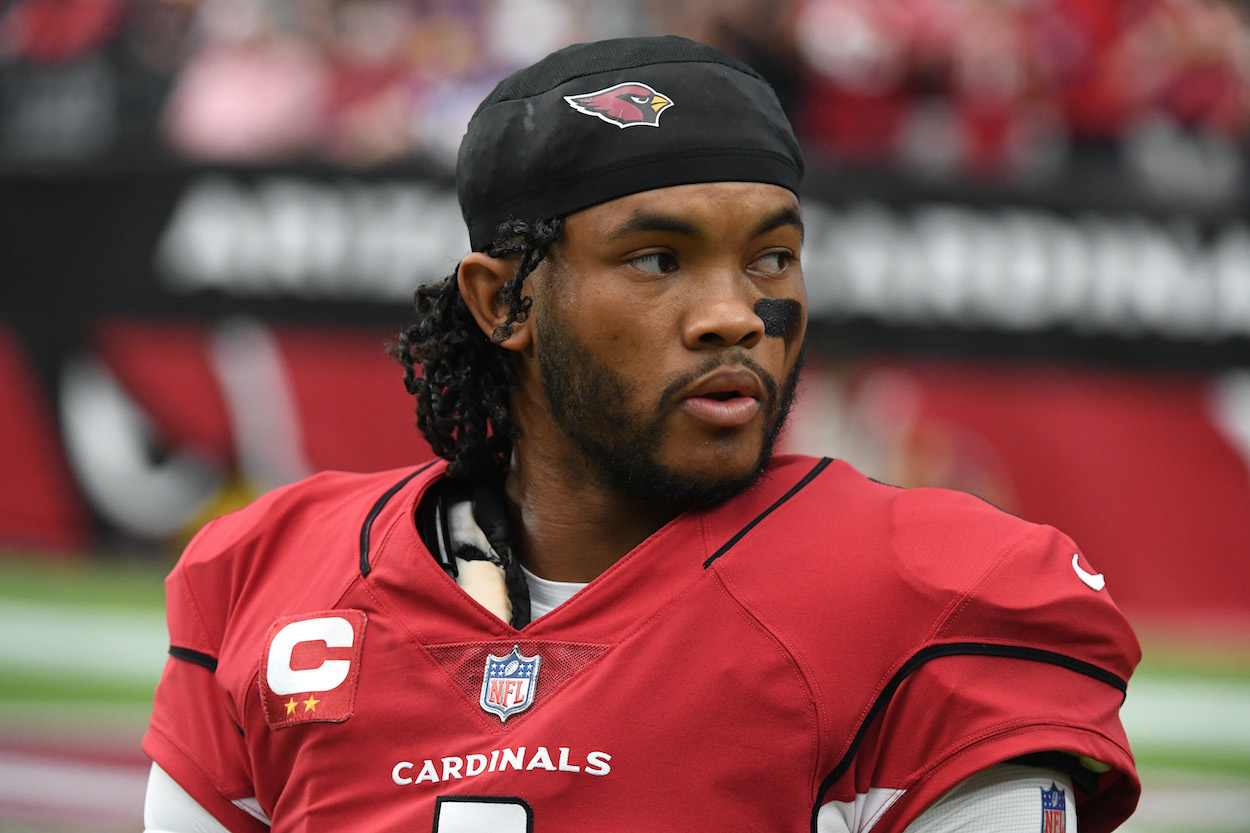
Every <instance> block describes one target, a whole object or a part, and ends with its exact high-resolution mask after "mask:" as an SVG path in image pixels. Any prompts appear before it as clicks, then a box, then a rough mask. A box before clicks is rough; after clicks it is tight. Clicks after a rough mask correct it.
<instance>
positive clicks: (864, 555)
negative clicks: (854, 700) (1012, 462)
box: [710, 455, 1035, 583]
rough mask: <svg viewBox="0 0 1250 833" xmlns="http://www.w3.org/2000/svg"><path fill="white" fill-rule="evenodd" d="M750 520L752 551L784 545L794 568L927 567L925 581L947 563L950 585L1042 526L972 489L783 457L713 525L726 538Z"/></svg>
mask: <svg viewBox="0 0 1250 833" xmlns="http://www.w3.org/2000/svg"><path fill="white" fill-rule="evenodd" d="M748 517H753V518H754V520H752V521H751V525H752V528H751V529H749V530H748V531H747V535H744V536H743V537H742V538H741V539H740V545H739V547H738V549H740V550H741V552H742V553H743V554H745V553H749V552H755V553H756V554H759V552H760V551H759V549H758V547H761V546H763V547H768V548H776V547H784V548H785V551H786V556H787V559H788V560H789V561H790V563H791V564H792V565H793V566H795V567H798V566H800V565H801V566H803V567H804V568H806V569H808V570H814V571H817V572H822V573H826V572H828V571H829V570H830V569H833V568H837V569H841V570H846V569H854V568H855V567H856V566H857V565H858V567H860V568H862V569H865V570H874V571H891V572H898V571H902V572H912V571H918V572H919V573H920V574H921V575H918V576H917V578H918V579H921V580H923V574H924V573H927V572H929V571H930V570H931V569H932V568H934V567H935V566H938V567H940V570H939V571H938V574H937V575H936V576H935V577H934V578H935V580H938V581H941V582H943V583H950V582H956V583H957V582H959V581H960V574H961V573H962V572H964V571H965V570H968V569H971V570H975V569H977V563H978V562H979V561H982V560H983V559H985V558H989V557H992V555H993V553H994V552H996V551H997V550H998V549H1000V548H1001V547H1002V546H1003V545H1004V544H1005V543H1006V542H1008V541H1011V540H1014V539H1017V538H1022V537H1027V536H1028V535H1029V534H1030V533H1031V532H1032V531H1033V530H1034V529H1035V525H1034V524H1030V523H1028V522H1027V521H1024V520H1022V519H1020V518H1018V517H1016V516H1015V515H1012V514H1010V513H1008V512H1004V511H1003V510H1001V509H998V508H997V507H995V506H993V505H992V504H990V503H987V502H986V501H984V500H982V499H980V498H978V497H975V496H973V495H970V494H967V493H963V492H956V491H951V490H946V489H903V488H899V487H897V486H891V485H889V484H886V483H881V482H879V481H876V480H873V479H871V478H869V477H867V476H865V475H863V474H861V473H860V472H859V471H857V470H856V469H854V468H853V467H852V466H850V465H848V464H847V463H844V462H842V461H839V460H830V459H828V458H825V459H817V458H813V457H805V456H797V455H795V456H782V457H778V458H777V459H776V460H775V461H774V463H773V465H772V466H770V468H769V470H768V472H767V474H766V475H765V478H764V480H763V481H762V482H761V483H760V484H759V486H757V487H756V488H755V489H754V490H752V492H751V493H749V494H748V495H744V496H743V497H742V498H740V499H738V500H736V501H734V502H733V503H731V504H728V505H726V506H724V507H722V508H721V510H720V511H719V512H718V513H716V516H714V517H713V518H712V519H711V520H710V523H711V524H712V525H714V526H715V527H719V528H720V531H721V532H722V534H723V533H724V532H728V530H729V529H731V528H732V527H733V526H734V525H735V524H739V522H740V521H741V520H743V519H744V518H748ZM755 527H758V534H755V533H756V529H755ZM742 545H746V546H742ZM752 545H755V547H753V546H752Z"/></svg>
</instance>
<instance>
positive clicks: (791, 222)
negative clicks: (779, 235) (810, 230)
mask: <svg viewBox="0 0 1250 833" xmlns="http://www.w3.org/2000/svg"><path fill="white" fill-rule="evenodd" d="M785 226H791V227H793V228H794V229H795V230H796V231H798V233H799V237H800V238H802V237H803V236H804V229H803V217H802V215H800V214H799V210H798V209H797V208H790V207H786V208H783V209H781V210H780V211H778V212H777V213H776V214H774V215H772V216H771V217H769V218H768V219H766V220H764V222H762V223H760V224H759V225H758V226H756V227H755V236H756V237H759V236H760V235H761V234H766V233H767V232H770V231H772V230H773V229H779V228H783V227H785Z"/></svg>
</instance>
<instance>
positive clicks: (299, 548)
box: [165, 465, 443, 654]
mask: <svg viewBox="0 0 1250 833" xmlns="http://www.w3.org/2000/svg"><path fill="white" fill-rule="evenodd" d="M442 468H443V467H442V466H441V465H434V466H422V467H412V468H407V469H394V470H389V471H383V472H376V473H370V474H353V473H345V472H324V473H320V474H317V475H314V476H312V477H309V478H307V479H305V480H301V481H299V482H296V483H293V484H290V485H288V486H283V487H281V488H278V489H275V490H274V491H272V492H269V493H268V494H265V495H263V496H261V497H260V498H257V499H256V500H255V501H254V502H252V503H251V504H249V505H248V506H246V507H244V508H242V509H239V510H237V511H235V512H232V513H230V514H228V515H223V516H222V517H220V518H217V519H215V520H213V521H210V522H209V523H208V524H206V525H205V526H204V527H203V528H202V529H201V530H200V531H199V533H198V534H197V535H196V536H195V538H193V539H192V541H191V542H190V544H188V545H187V548H186V550H185V551H184V552H183V554H182V557H181V558H180V559H179V561H178V563H177V564H176V565H175V567H174V569H173V571H172V572H171V573H170V574H169V577H168V578H167V579H166V582H165V586H166V608H167V613H168V617H169V621H170V629H171V634H173V633H174V632H177V633H178V634H181V635H182V639H183V640H184V643H185V642H186V641H188V640H191V641H193V642H194V644H184V647H188V648H193V649H195V650H201V651H205V652H207V653H214V654H215V652H216V650H217V649H218V648H219V646H220V645H221V643H222V641H223V639H224V637H225V630H226V627H227V622H237V621H238V620H239V619H240V617H242V616H258V617H261V618H265V617H268V616H272V615H282V614H283V613H285V612H297V611H296V610H295V609H296V608H299V609H317V608H329V607H333V606H334V604H335V603H336V601H337V600H338V598H339V597H340V596H341V594H342V593H343V591H344V590H345V589H346V588H347V587H348V586H349V585H350V584H351V583H352V582H353V581H355V580H356V578H357V577H358V576H359V574H360V551H361V546H362V544H361V541H362V538H364V537H365V536H366V535H367V531H368V529H369V527H370V526H371V524H372V523H373V521H374V520H375V519H376V516H377V514H378V512H380V511H382V510H383V509H385V510H386V511H387V512H390V513H394V512H397V511H403V508H402V506H403V503H404V502H403V501H402V500H391V498H393V497H394V496H395V494H396V493H397V492H399V491H400V490H401V489H403V490H404V491H407V489H408V488H411V489H414V490H415V489H419V488H421V485H422V483H423V482H425V481H430V480H433V479H435V478H436V477H437V476H438V475H439V473H441V471H442Z"/></svg>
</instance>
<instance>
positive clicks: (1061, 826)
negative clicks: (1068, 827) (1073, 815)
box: [1042, 781, 1067, 833]
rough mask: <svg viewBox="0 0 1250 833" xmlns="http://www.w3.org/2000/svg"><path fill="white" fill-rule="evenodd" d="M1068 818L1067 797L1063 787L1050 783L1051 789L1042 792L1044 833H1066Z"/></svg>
mask: <svg viewBox="0 0 1250 833" xmlns="http://www.w3.org/2000/svg"><path fill="white" fill-rule="evenodd" d="M1066 816H1067V796H1065V795H1064V793H1063V788H1062V787H1057V786H1055V782H1054V781H1051V782H1050V789H1048V790H1046V789H1044V790H1042V833H1064V830H1065V818H1066Z"/></svg>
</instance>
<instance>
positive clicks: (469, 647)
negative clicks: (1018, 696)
mask: <svg viewBox="0 0 1250 833" xmlns="http://www.w3.org/2000/svg"><path fill="white" fill-rule="evenodd" d="M583 636H584V632H579V631H577V629H575V628H571V629H569V631H568V632H562V631H561V630H559V629H556V630H552V631H550V632H547V633H545V634H543V635H542V636H541V637H539V636H534V637H527V636H526V631H521V632H519V634H516V635H514V638H511V639H463V640H447V639H445V638H444V639H441V640H436V641H431V640H425V639H423V638H422V635H421V634H420V633H419V632H418V631H417V629H415V628H414V627H413V626H412V622H411V621H406V620H404V619H402V618H397V617H394V616H391V615H388V613H387V612H386V611H379V610H373V611H370V612H369V614H368V622H367V626H366V627H365V628H364V630H363V642H362V644H361V645H360V650H359V652H358V655H357V656H356V658H355V659H354V660H352V661H353V662H355V663H356V666H355V667H354V668H352V669H351V671H352V673H350V674H348V675H347V676H346V677H345V678H344V684H350V685H352V686H354V690H353V691H351V692H344V691H341V690H332V691H328V692H322V693H316V692H293V693H290V694H289V695H283V697H284V699H285V697H287V696H289V697H290V701H287V702H294V703H295V706H294V707H293V710H294V712H295V717H296V718H297V719H296V720H294V721H292V722H288V723H287V725H284V726H282V727H281V728H272V727H271V726H270V725H268V723H267V721H266V720H265V713H264V708H262V704H261V703H260V702H259V698H254V699H255V700H256V702H255V703H254V704H253V705H252V706H249V707H248V709H247V710H246V713H245V718H246V719H247V723H248V725H247V727H246V734H247V736H248V743H249V747H250V749H251V754H252V757H253V768H254V775H255V780H256V785H257V790H258V796H259V798H260V800H261V804H262V806H263V807H265V808H266V809H267V810H269V811H271V817H272V818H273V819H274V827H273V829H274V831H275V833H281V831H284V830H297V829H298V830H302V831H312V830H318V829H321V830H341V829H346V828H350V829H353V830H360V831H365V833H369V831H414V830H415V831H436V833H453V831H461V830H466V831H467V830H485V829H489V830H498V831H501V833H509V831H511V830H517V831H522V830H532V831H539V832H540V833H542V831H557V832H558V831H564V830H574V829H577V830H585V829H600V830H622V831H629V830H648V831H662V830H692V829H718V828H722V827H723V828H725V829H728V828H730V827H731V826H732V827H733V828H734V829H747V830H752V829H758V830H779V829H806V827H807V825H808V824H809V822H810V813H811V807H812V802H813V800H814V797H815V789H816V786H817V785H818V783H819V780H820V776H819V775H818V774H817V769H818V767H819V761H820V752H821V750H820V749H819V746H820V742H819V740H818V738H819V736H820V733H821V729H820V726H819V723H820V721H821V720H825V719H827V717H826V716H825V715H823V714H821V715H818V711H819V710H818V708H817V705H816V703H817V701H818V700H821V699H824V698H825V695H826V693H825V692H814V691H813V690H812V688H811V686H812V682H811V681H810V680H809V679H808V678H807V676H806V675H805V674H804V673H803V669H802V668H801V667H800V664H799V663H797V662H796V660H795V659H794V657H792V656H791V654H790V653H789V652H788V651H787V650H786V649H785V647H784V645H783V644H782V643H781V642H780V641H779V640H778V639H777V637H776V636H775V635H773V634H771V633H769V632H768V631H767V630H766V629H765V628H763V627H761V626H760V625H759V623H758V622H756V621H755V620H753V619H752V618H751V617H749V616H747V615H745V614H744V613H743V612H742V611H741V610H739V609H737V608H736V607H735V606H734V605H732V604H730V603H728V602H727V601H726V600H725V597H724V594H723V593H722V592H720V591H719V590H718V588H717V587H716V586H715V583H714V582H707V583H705V584H704V585H702V586H700V587H697V588H694V589H692V590H691V591H690V592H689V593H687V594H685V596H684V597H683V598H682V599H680V600H678V601H676V602H674V603H673V604H670V605H669V606H667V607H666V608H664V609H662V610H660V611H651V612H650V613H649V615H648V616H647V617H645V618H643V619H641V620H640V621H636V622H634V623H632V625H631V626H630V627H629V628H627V629H624V630H622V631H621V632H619V633H618V634H617V635H615V636H613V637H612V638H606V639H605V638H598V639H585V638H581V637H583ZM344 656H347V654H346V653H344ZM299 661H300V662H302V663H303V664H304V665H310V666H314V667H317V663H318V658H317V657H316V656H311V657H300V658H299ZM260 673H261V674H264V673H266V671H265V666H264V665H263V664H262V667H261V671H260ZM338 676H339V675H337V674H336V675H334V676H333V677H330V678H329V679H330V681H331V682H333V681H334V680H335V679H336V678H337V677H338ZM309 679H311V678H309ZM348 693H350V695H351V709H350V715H348V716H346V717H345V718H344V719H341V720H339V721H338V722H323V721H322V720H314V719H311V713H310V714H308V719H306V720H301V719H298V718H299V717H300V716H301V715H302V714H304V712H301V710H302V709H305V708H306V705H305V704H306V702H307V701H308V700H309V699H310V696H311V698H312V699H314V700H319V701H320V702H319V703H316V704H314V706H313V708H314V709H317V708H324V706H323V705H322V704H323V703H325V702H326V701H327V700H329V701H330V702H331V703H343V702H346V701H345V699H344V697H343V695H345V694H348ZM846 712H847V719H848V723H847V725H848V726H850V725H851V722H850V719H851V718H852V717H853V716H854V713H856V712H857V708H855V707H854V705H853V704H851V703H850V702H848V703H847V708H846ZM279 714H281V712H279ZM340 716H341V715H340ZM527 820H528V821H527ZM288 821H289V825H290V826H288Z"/></svg>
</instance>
